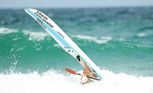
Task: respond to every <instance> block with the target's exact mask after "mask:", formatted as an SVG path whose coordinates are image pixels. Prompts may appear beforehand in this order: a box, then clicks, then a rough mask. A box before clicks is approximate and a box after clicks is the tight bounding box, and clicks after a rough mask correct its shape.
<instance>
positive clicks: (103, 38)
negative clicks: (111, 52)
mask: <svg viewBox="0 0 153 93" xmlns="http://www.w3.org/2000/svg"><path fill="white" fill-rule="evenodd" d="M73 37H76V38H79V39H84V40H88V41H93V42H95V43H98V44H103V43H107V42H108V41H110V40H112V37H109V36H106V37H101V38H96V37H93V36H86V35H73Z"/></svg>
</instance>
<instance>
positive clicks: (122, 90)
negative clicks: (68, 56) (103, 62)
mask: <svg viewBox="0 0 153 93" xmlns="http://www.w3.org/2000/svg"><path fill="white" fill-rule="evenodd" d="M102 72H103V75H104V79H103V80H102V81H100V82H94V83H90V84H86V85H80V83H79V76H74V77H78V78H74V77H70V76H68V75H67V76H66V75H64V74H59V73H56V72H55V71H48V72H45V73H43V74H42V75H40V74H38V73H37V72H33V73H29V74H21V73H20V74H16V73H12V74H0V93H31V92H32V93H153V77H135V76H130V75H127V74H124V73H121V74H114V73H113V72H111V71H108V70H102Z"/></svg>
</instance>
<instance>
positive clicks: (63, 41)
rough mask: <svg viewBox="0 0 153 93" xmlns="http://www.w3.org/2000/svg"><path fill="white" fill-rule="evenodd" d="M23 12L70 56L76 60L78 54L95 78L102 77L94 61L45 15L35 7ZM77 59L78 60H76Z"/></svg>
mask: <svg viewBox="0 0 153 93" xmlns="http://www.w3.org/2000/svg"><path fill="white" fill-rule="evenodd" d="M25 12H26V13H28V14H29V15H30V16H31V17H33V18H34V19H35V20H36V21H37V22H38V23H39V24H40V25H41V26H42V27H43V28H44V29H45V30H46V31H47V32H48V33H49V35H50V36H52V37H53V38H54V39H55V41H56V42H57V43H58V44H59V45H60V46H61V47H62V48H63V49H64V50H65V51H66V52H67V53H69V54H70V55H71V56H73V57H74V58H75V59H77V60H78V58H77V57H78V56H79V57H80V59H81V60H83V61H84V62H85V63H86V65H88V66H89V67H90V69H92V70H93V71H94V72H95V74H96V76H97V78H99V79H102V73H101V70H100V69H99V68H98V67H97V66H96V65H95V63H94V62H93V61H92V60H91V59H90V58H89V57H88V56H87V55H86V54H85V53H84V52H83V51H82V50H81V49H80V48H79V47H78V46H77V45H76V43H74V42H73V41H72V40H71V39H70V37H69V36H68V35H67V34H66V33H65V32H64V31H63V30H62V29H61V28H60V27H59V26H58V25H57V24H55V23H54V22H53V20H51V19H50V18H49V17H48V16H47V15H45V14H44V13H42V12H41V11H39V10H36V9H25ZM78 61H79V60H78Z"/></svg>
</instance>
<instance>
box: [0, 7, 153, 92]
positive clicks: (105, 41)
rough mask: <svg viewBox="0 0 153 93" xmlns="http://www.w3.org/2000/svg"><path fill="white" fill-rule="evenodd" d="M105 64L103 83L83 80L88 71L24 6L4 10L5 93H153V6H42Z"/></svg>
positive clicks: (0, 62)
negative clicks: (81, 73)
mask: <svg viewBox="0 0 153 93" xmlns="http://www.w3.org/2000/svg"><path fill="white" fill-rule="evenodd" d="M38 10H41V11H42V12H44V13H45V14H46V15H48V16H49V17H50V18H51V19H52V20H54V21H55V23H57V24H58V25H59V26H60V27H61V28H62V29H63V31H64V32H65V33H67V34H68V35H69V36H70V37H71V39H72V40H73V41H74V42H75V43H76V44H77V45H78V46H79V47H80V48H81V49H82V50H83V51H84V52H85V53H86V54H87V55H88V56H89V57H90V58H91V59H92V60H93V61H94V63H95V64H96V65H97V66H98V67H100V69H101V71H102V73H103V76H104V78H103V79H102V80H101V81H100V82H94V83H90V84H87V85H84V86H83V85H80V83H79V79H80V77H79V76H73V75H70V74H68V73H66V72H65V71H64V68H65V67H67V68H72V69H74V70H75V71H80V70H82V67H81V65H80V64H79V63H78V62H77V61H76V59H74V58H72V57H71V56H70V55H69V54H67V53H66V52H65V51H64V50H63V49H62V48H61V47H60V46H59V45H58V44H57V43H56V41H55V40H53V38H52V37H51V36H49V35H48V33H47V32H46V31H45V30H44V29H43V28H42V27H41V26H40V25H39V24H38V23H37V22H36V21H35V20H34V19H33V18H31V17H30V16H29V15H28V14H26V13H25V11H24V9H0V93H31V92H33V93H61V92H68V93H71V92H74V90H75V92H81V93H83V92H89V93H93V92H94V93H153V7H131V8H130V7H129V8H122V7H118V8H57V9H56V8H55V9H38Z"/></svg>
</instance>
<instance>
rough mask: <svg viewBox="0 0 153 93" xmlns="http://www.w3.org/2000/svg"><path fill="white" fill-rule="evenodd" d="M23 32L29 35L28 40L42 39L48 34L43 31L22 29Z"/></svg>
mask: <svg viewBox="0 0 153 93" xmlns="http://www.w3.org/2000/svg"><path fill="white" fill-rule="evenodd" d="M23 33H24V34H25V35H28V36H29V40H33V41H42V40H44V39H45V37H47V36H48V34H47V33H45V32H30V31H23Z"/></svg>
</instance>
